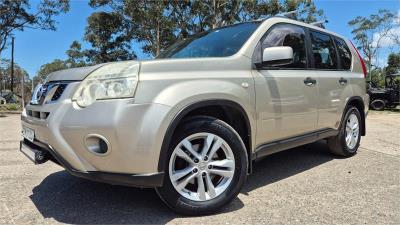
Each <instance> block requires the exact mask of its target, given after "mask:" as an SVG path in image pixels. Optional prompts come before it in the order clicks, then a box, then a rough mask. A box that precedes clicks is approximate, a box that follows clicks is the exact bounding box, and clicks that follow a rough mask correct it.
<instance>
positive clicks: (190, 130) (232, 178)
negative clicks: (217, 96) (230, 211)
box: [156, 117, 248, 215]
mask: <svg viewBox="0 0 400 225" xmlns="http://www.w3.org/2000/svg"><path fill="white" fill-rule="evenodd" d="M177 130H178V131H177V133H176V134H175V135H174V138H173V143H172V145H171V148H170V152H169V154H168V159H169V163H168V165H167V166H166V168H165V171H166V172H167V176H165V180H164V185H163V187H160V188H157V189H156V190H157V193H158V195H159V196H160V197H161V199H162V200H163V201H164V202H165V203H166V204H167V205H168V206H169V207H170V208H171V209H173V210H174V211H176V212H179V213H183V214H187V215H202V214H209V213H213V212H215V211H216V210H218V209H220V208H221V207H222V206H224V205H225V204H227V203H229V202H230V201H231V200H232V199H233V198H234V197H236V196H237V194H238V193H239V191H240V189H241V187H242V185H243V183H244V181H245V179H246V176H247V165H248V162H247V154H246V150H245V147H244V144H243V142H242V140H241V139H240V136H239V135H238V134H237V133H236V131H235V130H234V129H233V128H232V127H230V126H229V125H228V124H226V123H225V122H223V121H221V120H218V119H215V118H211V117H198V118H194V119H191V120H188V121H187V122H186V123H184V124H183V125H182V126H180V127H178V128H177Z"/></svg>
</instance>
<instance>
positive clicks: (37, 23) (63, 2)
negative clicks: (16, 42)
mask: <svg viewBox="0 0 400 225" xmlns="http://www.w3.org/2000/svg"><path fill="white" fill-rule="evenodd" d="M68 10H69V0H43V1H40V2H39V3H38V4H37V7H36V9H32V8H31V5H30V4H29V1H28V0H1V1H0V58H1V52H2V51H3V50H4V48H5V47H6V44H7V41H8V38H9V37H10V36H12V35H13V32H14V31H16V30H17V31H23V30H24V29H25V28H34V29H44V30H55V29H56V26H55V25H56V22H55V21H54V16H56V15H59V14H60V13H65V12H67V11H68Z"/></svg>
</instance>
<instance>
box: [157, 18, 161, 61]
mask: <svg viewBox="0 0 400 225" xmlns="http://www.w3.org/2000/svg"><path fill="white" fill-rule="evenodd" d="M160 49H161V48H160V22H157V34H156V56H158V55H159V54H160Z"/></svg>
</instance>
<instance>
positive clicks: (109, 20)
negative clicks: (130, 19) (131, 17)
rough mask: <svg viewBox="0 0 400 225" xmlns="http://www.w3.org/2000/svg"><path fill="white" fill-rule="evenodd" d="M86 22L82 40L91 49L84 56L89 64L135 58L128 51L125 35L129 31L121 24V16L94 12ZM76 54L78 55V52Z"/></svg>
mask: <svg viewBox="0 0 400 225" xmlns="http://www.w3.org/2000/svg"><path fill="white" fill-rule="evenodd" d="M87 21H88V24H87V26H86V30H85V36H84V40H86V41H88V42H89V43H90V44H91V46H92V48H91V49H89V50H87V51H85V52H84V54H85V55H86V57H88V58H89V59H90V61H91V63H95V64H96V63H104V62H110V61H116V60H128V59H134V58H136V55H135V54H134V53H133V52H131V51H130V39H129V35H127V33H128V32H130V31H129V30H127V27H126V26H125V24H124V23H123V17H122V15H120V14H118V13H116V12H111V13H108V12H95V13H93V14H92V15H90V16H89V18H88V20H87ZM73 44H74V43H73ZM75 44H76V43H75ZM71 47H73V46H71ZM75 47H78V46H75ZM77 50H78V49H77ZM76 53H77V54H80V53H79V51H76Z"/></svg>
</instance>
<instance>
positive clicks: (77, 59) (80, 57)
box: [65, 41, 88, 67]
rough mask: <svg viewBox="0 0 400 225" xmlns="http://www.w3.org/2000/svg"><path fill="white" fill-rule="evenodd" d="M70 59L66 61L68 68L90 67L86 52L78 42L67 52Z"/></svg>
mask: <svg viewBox="0 0 400 225" xmlns="http://www.w3.org/2000/svg"><path fill="white" fill-rule="evenodd" d="M66 54H67V56H68V59H67V60H66V61H65V62H66V65H67V66H68V67H82V66H86V65H88V63H87V61H88V59H87V57H86V56H85V52H84V51H82V46H81V44H80V43H79V42H78V41H73V42H72V44H71V46H70V47H69V49H68V50H67V51H66Z"/></svg>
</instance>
